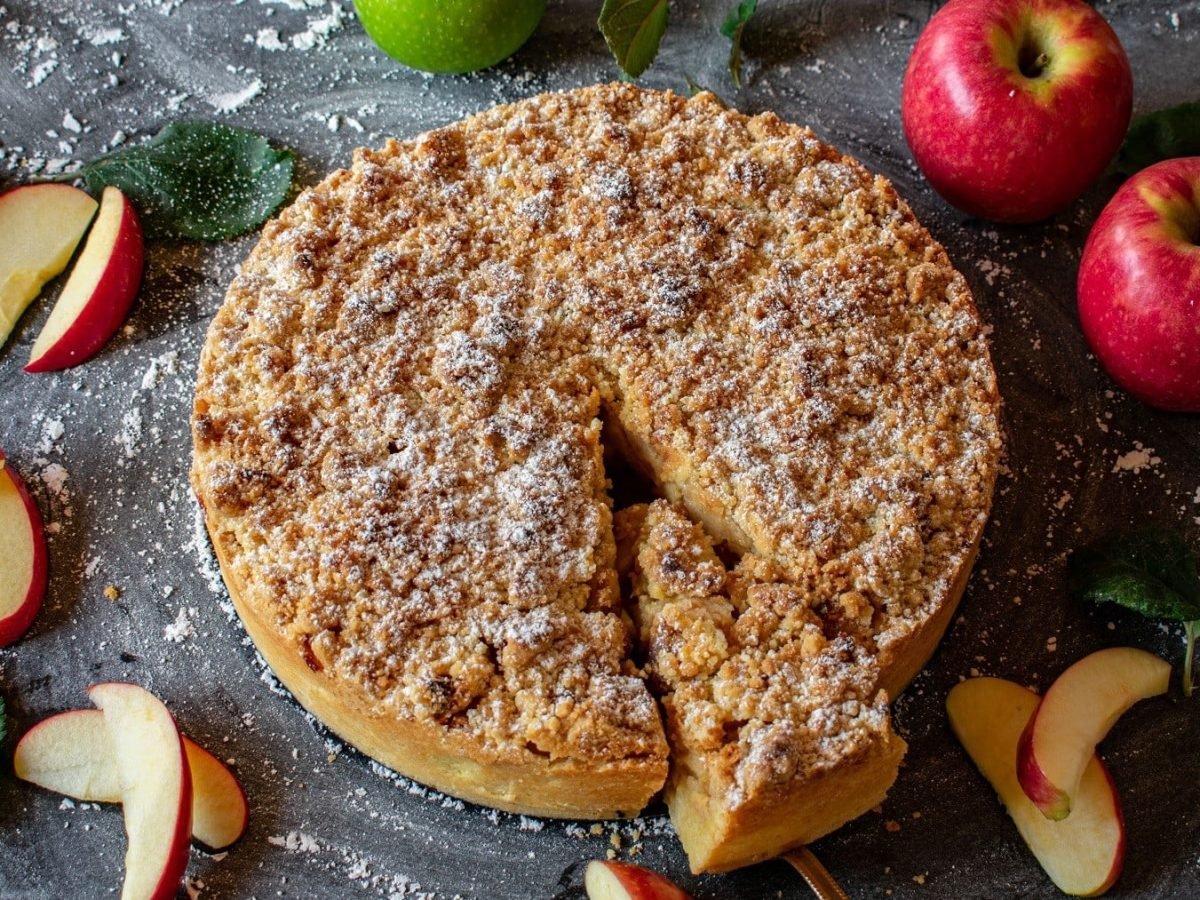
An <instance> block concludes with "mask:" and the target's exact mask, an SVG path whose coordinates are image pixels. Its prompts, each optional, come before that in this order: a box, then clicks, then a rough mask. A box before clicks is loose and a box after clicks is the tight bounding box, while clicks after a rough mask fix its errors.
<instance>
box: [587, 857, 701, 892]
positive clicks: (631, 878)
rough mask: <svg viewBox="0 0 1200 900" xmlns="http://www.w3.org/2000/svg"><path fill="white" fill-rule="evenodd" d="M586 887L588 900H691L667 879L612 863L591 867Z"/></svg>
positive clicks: (595, 862)
mask: <svg viewBox="0 0 1200 900" xmlns="http://www.w3.org/2000/svg"><path fill="white" fill-rule="evenodd" d="M583 886H584V889H585V890H587V895H588V900H691V897H690V895H688V894H686V893H684V892H683V891H682V890H680V889H679V888H678V887H677V886H676V885H675V883H674V882H673V881H671V880H670V879H669V878H667V877H666V876H664V875H659V874H658V873H657V872H652V871H650V870H649V869H645V868H642V867H641V866H635V865H633V864H632V863H624V862H618V861H616V860H612V859H607V860H606V859H593V860H592V861H591V862H590V863H588V864H587V869H585V870H584V875H583Z"/></svg>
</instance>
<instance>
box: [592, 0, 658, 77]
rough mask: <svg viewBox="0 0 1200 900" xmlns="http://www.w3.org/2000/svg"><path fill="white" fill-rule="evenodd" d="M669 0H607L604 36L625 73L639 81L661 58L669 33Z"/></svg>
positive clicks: (602, 11)
mask: <svg viewBox="0 0 1200 900" xmlns="http://www.w3.org/2000/svg"><path fill="white" fill-rule="evenodd" d="M667 6H668V2H667V0H604V6H603V7H601V9H600V19H599V21H598V22H597V24H598V25H599V26H600V33H601V34H602V35H604V41H605V43H607V44H608V49H609V50H611V51H612V55H613V57H614V58H615V59H616V61H617V65H618V66H620V67H621V71H622V72H624V73H625V74H626V75H628V76H629V77H630V78H637V77H638V76H639V75H641V74H642V73H643V72H645V71H646V68H647V67H648V66H649V65H650V63H652V62H653V61H654V57H655V56H657V55H658V45H659V43H660V42H661V41H662V36H663V32H665V31H666V30H667Z"/></svg>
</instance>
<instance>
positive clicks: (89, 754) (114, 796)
mask: <svg viewBox="0 0 1200 900" xmlns="http://www.w3.org/2000/svg"><path fill="white" fill-rule="evenodd" d="M183 747H184V751H185V752H186V753H187V759H188V768H189V770H190V771H191V774H192V837H193V838H194V839H195V840H196V841H197V842H198V843H200V844H203V845H204V846H205V847H207V848H208V849H210V850H224V849H226V848H227V847H229V846H230V845H232V844H234V843H235V842H236V841H237V840H238V839H239V838H240V837H241V836H242V835H243V834H244V833H245V831H246V826H247V824H248V823H249V819H250V807H249V805H248V804H247V802H246V794H245V791H243V790H242V786H241V784H240V783H239V782H238V780H237V778H236V777H235V776H234V774H233V773H232V772H231V771H230V770H229V768H228V767H227V766H226V765H225V764H224V763H223V762H221V761H220V760H219V759H217V758H216V757H215V756H213V755H212V754H211V753H209V752H208V751H207V750H205V749H204V748H203V747H201V746H200V745H199V744H197V743H196V742H195V741H193V740H192V739H191V738H189V737H187V736H186V735H184V736H183ZM13 771H14V772H15V773H16V775H17V777H18V778H21V779H24V780H25V781H28V782H31V783H33V784H36V785H38V786H39V787H43V788H46V789H47V790H51V791H54V792H55V793H59V794H63V795H65V796H67V797H70V798H72V799H73V800H82V801H84V802H86V803H120V802H121V786H120V781H119V778H118V775H117V764H116V755H115V751H114V750H113V746H112V741H111V740H110V738H109V736H108V729H107V728H105V726H104V720H103V713H101V712H100V711H99V710H95V709H74V710H69V711H68V712H62V713H59V714H58V715H54V716H50V717H49V718H48V719H43V720H42V721H41V722H39V723H38V724H37V725H35V726H33V728H31V729H30V730H29V731H27V732H26V733H25V735H24V737H22V738H21V740H20V742H19V743H18V744H17V749H16V752H15V754H14V756H13Z"/></svg>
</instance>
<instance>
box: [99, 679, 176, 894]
mask: <svg viewBox="0 0 1200 900" xmlns="http://www.w3.org/2000/svg"><path fill="white" fill-rule="evenodd" d="M88 694H89V696H91V698H92V702H93V703H95V704H96V705H97V706H98V707H100V710H101V711H102V712H103V713H104V726H105V728H106V729H107V730H108V737H109V740H110V742H111V743H112V751H113V757H114V759H115V760H116V764H117V780H118V782H119V784H120V790H121V808H122V809H123V811H124V813H125V833H126V835H127V836H128V838H129V849H128V850H127V851H126V852H125V883H124V885H123V886H122V888H121V900H170V898H173V897H174V896H175V894H176V892H177V891H178V889H179V882H180V881H181V880H182V879H183V873H184V870H185V869H186V868H187V859H188V843H189V838H190V837H191V834H192V777H191V772H190V770H189V768H188V762H187V754H186V753H185V752H184V749H183V740H182V739H181V738H180V736H179V731H178V729H176V727H175V720H174V719H172V718H171V714H170V712H168V711H167V708H166V707H165V706H163V704H162V702H161V701H160V700H159V699H158V698H157V697H155V696H154V695H153V694H151V693H150V692H149V691H147V690H145V689H143V688H140V687H138V686H137V685H134V684H120V683H116V682H110V683H108V684H97V685H93V686H92V687H91V688H90V689H89V690H88Z"/></svg>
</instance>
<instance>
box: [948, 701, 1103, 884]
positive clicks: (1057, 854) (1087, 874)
mask: <svg viewBox="0 0 1200 900" xmlns="http://www.w3.org/2000/svg"><path fill="white" fill-rule="evenodd" d="M1038 703H1039V699H1038V696H1037V694H1035V693H1033V691H1030V690H1028V689H1027V688H1024V687H1022V686H1021V685H1019V684H1014V683H1013V682H1011V681H1005V680H1004V679H1001V678H973V679H970V680H968V681H964V682H961V683H960V684H958V685H956V686H955V687H954V689H953V690H951V691H950V694H949V696H948V697H947V698H946V712H947V714H948V715H949V718H950V727H951V728H952V729H953V731H954V734H955V736H957V737H958V739H959V741H960V742H961V743H962V745H963V747H964V748H965V749H966V751H967V753H968V755H969V756H970V757H971V759H972V761H973V762H974V763H975V765H976V766H977V767H978V769H979V771H980V773H981V774H982V775H983V776H984V778H986V779H987V780H988V782H989V783H990V784H991V785H992V787H993V788H994V789H995V790H996V793H998V794H999V795H1000V800H1001V801H1002V802H1003V803H1004V806H1005V809H1007V811H1008V814H1009V816H1011V817H1012V820H1013V823H1014V824H1015V825H1016V826H1017V831H1018V832H1019V833H1020V835H1021V838H1022V839H1023V840H1024V841H1025V843H1026V845H1027V846H1028V847H1029V849H1030V850H1031V851H1032V852H1033V855H1034V856H1035V857H1036V858H1037V861H1038V863H1039V864H1040V865H1041V867H1042V869H1043V870H1044V871H1045V872H1046V874H1047V875H1049V876H1050V879H1051V881H1053V882H1054V883H1055V885H1057V886H1058V888H1059V890H1061V891H1063V892H1064V893H1067V894H1072V895H1075V896H1080V897H1095V896H1098V895H1100V894H1103V893H1104V892H1105V891H1107V890H1108V889H1109V888H1110V887H1111V886H1112V885H1113V884H1114V883H1115V882H1116V880H1117V878H1118V877H1119V876H1120V874H1121V869H1122V867H1123V865H1124V860H1125V821H1124V816H1123V814H1122V812H1121V804H1120V800H1119V798H1118V796H1117V790H1116V786H1115V785H1114V784H1113V781H1112V777H1111V776H1110V775H1109V773H1108V770H1107V769H1106V768H1105V767H1104V764H1103V763H1102V762H1101V761H1100V757H1098V756H1097V755H1096V754H1095V753H1094V752H1093V753H1091V754H1090V755H1089V757H1088V760H1087V764H1086V766H1085V767H1084V772H1083V776H1082V778H1081V780H1080V784H1079V789H1078V791H1077V793H1076V799H1075V806H1074V809H1073V810H1072V813H1071V816H1070V817H1069V818H1067V819H1063V820H1062V821H1054V820H1051V819H1047V818H1046V817H1045V816H1043V815H1042V813H1041V811H1040V810H1039V809H1038V808H1037V807H1036V806H1034V804H1033V803H1032V801H1030V800H1029V798H1028V797H1026V796H1025V794H1024V792H1023V791H1022V789H1021V785H1020V782H1018V780H1017V770H1016V766H1015V765H1014V760H1015V759H1016V748H1017V742H1018V740H1019V736H1020V735H1021V733H1022V732H1023V731H1024V729H1025V726H1026V724H1027V723H1028V720H1029V718H1030V717H1031V716H1032V715H1033V713H1034V710H1035V709H1037V707H1038Z"/></svg>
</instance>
